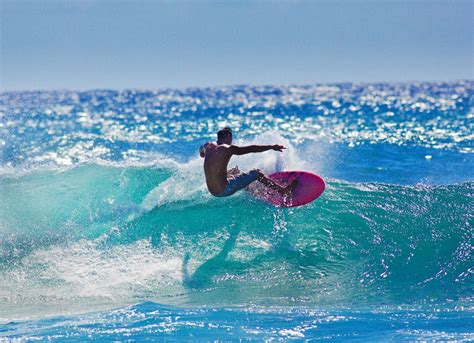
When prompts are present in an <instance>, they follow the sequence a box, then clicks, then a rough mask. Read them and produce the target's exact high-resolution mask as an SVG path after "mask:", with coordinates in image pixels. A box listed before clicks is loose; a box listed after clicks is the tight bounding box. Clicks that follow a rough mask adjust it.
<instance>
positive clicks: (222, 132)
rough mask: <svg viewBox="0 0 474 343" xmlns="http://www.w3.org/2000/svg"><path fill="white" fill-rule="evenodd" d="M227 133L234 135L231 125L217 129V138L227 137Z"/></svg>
mask: <svg viewBox="0 0 474 343" xmlns="http://www.w3.org/2000/svg"><path fill="white" fill-rule="evenodd" d="M227 135H231V136H232V130H231V129H230V127H224V128H223V129H220V130H219V131H217V140H221V139H224V138H226V137H227Z"/></svg>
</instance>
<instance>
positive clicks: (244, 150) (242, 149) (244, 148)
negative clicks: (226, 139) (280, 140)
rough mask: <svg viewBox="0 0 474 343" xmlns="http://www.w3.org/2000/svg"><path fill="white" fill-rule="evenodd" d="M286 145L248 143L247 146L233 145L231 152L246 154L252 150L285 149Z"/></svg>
mask: <svg viewBox="0 0 474 343" xmlns="http://www.w3.org/2000/svg"><path fill="white" fill-rule="evenodd" d="M283 149H285V147H284V146H283V145H278V144H275V145H247V146H237V145H231V146H230V152H231V153H232V155H245V154H250V153H252V152H264V151H268V150H275V151H280V152H281V151H283Z"/></svg>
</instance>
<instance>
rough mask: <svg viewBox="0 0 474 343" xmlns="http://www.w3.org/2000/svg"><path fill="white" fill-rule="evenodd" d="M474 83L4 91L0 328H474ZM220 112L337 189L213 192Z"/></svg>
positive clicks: (73, 334)
mask: <svg viewBox="0 0 474 343" xmlns="http://www.w3.org/2000/svg"><path fill="white" fill-rule="evenodd" d="M473 89H474V81H468V80H465V81H462V80H461V81H453V82H412V83H377V84H374V83H372V84H355V83H341V84H313V85H289V86H271V85H268V86H248V85H238V86H228V87H212V88H188V89H183V90H177V89H161V90H138V89H135V90H121V91H117V90H107V89H96V90H85V91H71V90H58V91H25V92H20V91H15V92H3V93H0V134H1V135H0V147H1V151H0V194H1V198H0V341H2V340H18V341H29V340H31V341H46V340H53V341H63V340H65V341H84V340H90V339H95V340H106V341H107V340H108V341H113V340H125V341H144V340H167V341H168V340H169V341H186V340H201V341H207V340H225V341H233V340H245V341H246V340H258V341H262V340H263V341H271V340H291V339H295V340H330V341H346V340H348V341H364V342H367V341H407V340H408V341H419V340H428V341H432V340H443V341H449V340H456V341H472V340H474V316H473V314H474V287H473V285H474V282H473V281H474V280H473V274H474V266H473V265H474V263H473V257H472V253H473V233H474V230H473V224H474V112H473V103H474V97H473V94H474V92H473ZM224 126H229V127H231V128H232V130H233V132H234V143H235V144H239V145H245V144H283V145H285V146H286V148H287V149H286V150H285V151H284V152H283V153H278V152H274V151H269V152H265V153H261V154H250V155H245V156H235V157H233V158H232V160H231V162H230V165H229V166H230V167H232V166H235V165H238V166H239V168H240V169H241V170H244V171H245V170H248V169H253V168H260V169H262V170H264V171H265V172H266V173H271V172H275V171H281V170H305V171H310V172H314V173H316V174H318V175H320V176H321V177H323V178H324V179H325V180H326V183H327V187H326V190H325V192H324V193H323V194H322V196H321V197H320V198H318V199H317V200H315V201H314V202H312V203H310V204H308V205H305V206H301V207H297V208H291V209H285V208H278V207H274V206H272V205H269V204H266V203H264V202H261V201H259V200H258V199H255V198H253V197H252V196H251V195H250V194H249V193H247V192H245V191H241V192H239V193H237V194H235V195H233V196H231V197H227V198H215V197H213V196H211V195H210V194H209V193H208V191H207V189H206V185H205V180H204V174H203V168H202V163H203V160H202V159H201V158H200V157H199V154H198V148H199V146H200V145H201V144H203V143H204V142H207V141H211V140H215V137H216V132H217V130H218V129H220V128H222V127H224Z"/></svg>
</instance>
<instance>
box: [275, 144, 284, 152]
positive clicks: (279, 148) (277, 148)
mask: <svg viewBox="0 0 474 343" xmlns="http://www.w3.org/2000/svg"><path fill="white" fill-rule="evenodd" d="M283 149H286V148H285V147H284V146H283V145H278V144H275V145H272V150H275V151H279V152H282V151H283Z"/></svg>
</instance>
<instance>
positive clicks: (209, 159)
mask: <svg viewBox="0 0 474 343" xmlns="http://www.w3.org/2000/svg"><path fill="white" fill-rule="evenodd" d="M204 149H205V151H204V154H205V156H204V173H205V174H206V184H207V188H208V189H209V191H210V192H211V193H212V194H219V193H221V192H223V191H224V189H225V187H226V185H227V165H228V164H229V160H230V158H231V157H232V154H231V152H230V147H229V146H228V145H227V144H220V145H217V144H215V143H212V142H209V143H207V144H205V146H204Z"/></svg>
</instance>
